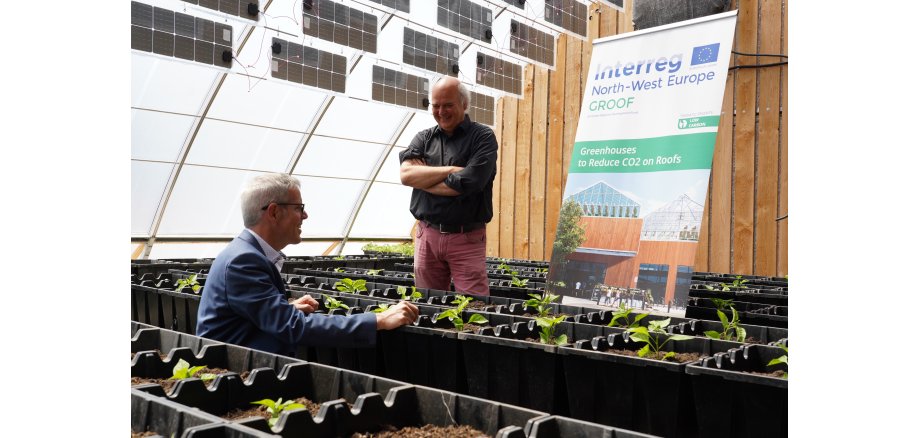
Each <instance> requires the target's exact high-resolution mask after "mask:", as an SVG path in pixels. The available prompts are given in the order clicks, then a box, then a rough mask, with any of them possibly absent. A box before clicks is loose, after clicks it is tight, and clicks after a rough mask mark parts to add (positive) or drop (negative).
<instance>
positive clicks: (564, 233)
mask: <svg viewBox="0 0 920 438" xmlns="http://www.w3.org/2000/svg"><path fill="white" fill-rule="evenodd" d="M581 215H582V209H581V206H580V205H578V203H577V202H575V201H574V200H571V199H570V200H568V201H565V202H564V203H563V204H562V207H561V209H560V211H559V224H558V226H557V227H556V239H555V240H554V241H553V255H552V262H553V263H554V264H556V265H557V267H561V266H563V265H565V263H566V257H568V255H569V254H571V253H573V252H574V251H575V249H576V248H578V247H579V246H581V244H582V243H584V242H585V239H586V237H585V229H584V228H582V227H581V225H579V221H580V220H581ZM553 272H561V271H553Z"/></svg>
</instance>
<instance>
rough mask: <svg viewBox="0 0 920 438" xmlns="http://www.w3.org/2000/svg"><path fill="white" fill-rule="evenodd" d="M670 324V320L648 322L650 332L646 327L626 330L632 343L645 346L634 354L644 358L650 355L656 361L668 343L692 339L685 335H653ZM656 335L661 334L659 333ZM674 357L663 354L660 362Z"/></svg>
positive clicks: (673, 353) (671, 354)
mask: <svg viewBox="0 0 920 438" xmlns="http://www.w3.org/2000/svg"><path fill="white" fill-rule="evenodd" d="M652 323H655V325H654V327H653V326H652ZM670 323H671V318H667V319H663V320H660V321H649V328H652V332H649V328H646V327H632V328H628V329H626V331H627V332H628V333H629V339H632V340H633V341H634V342H638V343H640V344H645V346H643V347H642V348H640V349H639V351H637V352H636V354H637V355H638V356H639V357H646V356H649V355H651V358H654V359H658V356H659V355H660V352H661V349H662V348H664V346H665V345H666V344H667V343H668V342H671V341H675V342H677V341H686V340H688V339H693V336H687V335H670V336H667V335H665V336H655V334H654V333H655V331H656V330H659V329H660V330H663V327H664V326H666V325H668V324H670ZM657 333H658V334H662V333H661V332H657ZM662 337H663V338H664V341H662V340H661V338H662ZM674 356H677V353H675V352H673V351H669V352H667V353H665V355H664V357H662V358H661V359H660V360H667V359H669V358H672V357H674Z"/></svg>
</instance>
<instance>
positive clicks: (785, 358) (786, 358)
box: [767, 344, 789, 379]
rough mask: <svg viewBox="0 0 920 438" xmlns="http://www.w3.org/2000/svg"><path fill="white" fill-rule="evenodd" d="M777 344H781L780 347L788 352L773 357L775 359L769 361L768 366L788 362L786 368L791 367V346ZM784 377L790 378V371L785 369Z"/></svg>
mask: <svg viewBox="0 0 920 438" xmlns="http://www.w3.org/2000/svg"><path fill="white" fill-rule="evenodd" d="M777 346H779V348H782V349H783V351H784V352H786V354H784V355H782V356H780V357H777V358H776V359H773V360H771V361H769V362H767V366H768V367H769V366H773V365H779V364H781V363H784V364H786V368H787V369H788V368H789V348H788V347H786V346H785V345H783V344H777ZM783 378H784V379H788V378H789V372H788V371H783Z"/></svg>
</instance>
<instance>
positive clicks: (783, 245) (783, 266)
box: [776, 10, 789, 277]
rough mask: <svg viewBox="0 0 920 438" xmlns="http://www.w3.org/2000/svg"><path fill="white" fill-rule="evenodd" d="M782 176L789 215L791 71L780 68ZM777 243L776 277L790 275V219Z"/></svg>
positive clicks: (784, 211) (782, 211)
mask: <svg viewBox="0 0 920 438" xmlns="http://www.w3.org/2000/svg"><path fill="white" fill-rule="evenodd" d="M787 11H788V10H786V11H784V13H783V21H782V29H783V54H787V53H789V46H788V44H789V37H788V35H789V33H788V30H787V29H789V14H788V13H787ZM780 72H781V73H780V82H781V83H782V86H781V88H780V96H781V100H780V101H781V102H782V103H781V105H780V170H779V172H780V175H779V211H778V213H779V215H780V216H786V215H788V214H789V101H788V96H789V69H788V68H787V67H786V66H783V67H780ZM776 240H777V242H776V254H777V256H776V265H777V266H776V275H777V276H780V277H781V276H784V275H786V274H788V273H789V218H788V216H787V218H786V219H782V220H780V221H779V228H778V229H777V239H776Z"/></svg>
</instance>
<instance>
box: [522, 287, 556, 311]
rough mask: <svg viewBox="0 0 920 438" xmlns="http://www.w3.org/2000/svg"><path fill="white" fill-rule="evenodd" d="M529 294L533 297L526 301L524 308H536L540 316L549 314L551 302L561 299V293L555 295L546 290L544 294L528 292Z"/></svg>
mask: <svg viewBox="0 0 920 438" xmlns="http://www.w3.org/2000/svg"><path fill="white" fill-rule="evenodd" d="M527 296H529V297H531V299H529V300H527V301H524V308H525V309H527V308H530V309H535V310H536V311H537V315H538V316H540V317H544V316H546V315H547V314H549V311H550V310H551V309H552V308H551V307H550V304H552V303H553V301H556V300H558V299H559V295H554V294H551V293H549V292H544V293H543V295H542V296H540V295H538V294H527Z"/></svg>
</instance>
